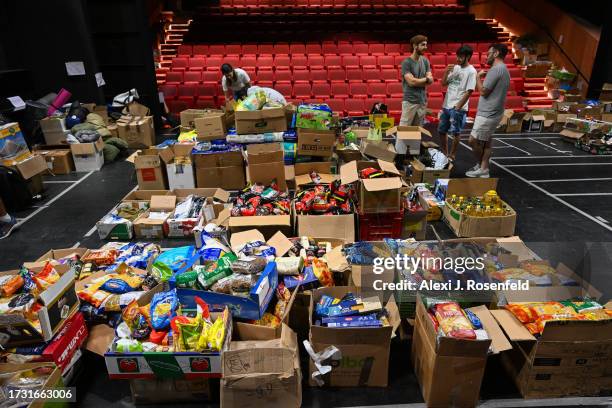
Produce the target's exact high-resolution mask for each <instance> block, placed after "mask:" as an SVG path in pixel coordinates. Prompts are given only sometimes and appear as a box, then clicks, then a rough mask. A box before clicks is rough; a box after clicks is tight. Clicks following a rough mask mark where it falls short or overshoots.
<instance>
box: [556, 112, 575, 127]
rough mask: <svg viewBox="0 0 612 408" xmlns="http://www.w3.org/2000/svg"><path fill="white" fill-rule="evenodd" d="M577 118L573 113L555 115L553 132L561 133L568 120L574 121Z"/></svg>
mask: <svg viewBox="0 0 612 408" xmlns="http://www.w3.org/2000/svg"><path fill="white" fill-rule="evenodd" d="M576 117H577V116H576V114H575V113H560V112H557V115H556V117H555V123H554V124H553V129H552V130H553V132H561V131H562V130H563V127H564V126H565V123H566V122H567V121H568V120H569V119H575V118H576Z"/></svg>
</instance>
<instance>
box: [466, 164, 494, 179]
mask: <svg viewBox="0 0 612 408" xmlns="http://www.w3.org/2000/svg"><path fill="white" fill-rule="evenodd" d="M465 175H466V176H468V177H480V178H489V169H486V170H483V169H481V168H480V166H478V167H476V168H475V169H470V170H468V171H466V172H465Z"/></svg>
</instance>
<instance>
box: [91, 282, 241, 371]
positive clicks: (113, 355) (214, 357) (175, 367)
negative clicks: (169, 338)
mask: <svg viewBox="0 0 612 408" xmlns="http://www.w3.org/2000/svg"><path fill="white" fill-rule="evenodd" d="M156 288H159V290H161V289H162V288H161V286H160V285H158V286H157V287H156ZM156 291H157V290H156V289H153V290H151V291H149V292H147V293H145V294H144V295H143V296H141V297H140V299H139V300H138V305H139V306H144V305H146V304H148V303H149V302H150V301H151V299H152V297H153V295H154V293H155V292H156ZM179 302H180V303H181V305H182V306H183V311H184V312H187V311H193V312H195V310H196V304H195V303H194V302H193V299H187V298H183V297H181V294H179ZM221 313H223V312H221ZM221 313H216V312H213V313H211V318H212V320H213V321H214V320H216V319H217V317H218V316H220V315H221ZM109 329H110V330H109ZM112 332H113V329H112V328H110V327H108V326H106V327H105V328H102V330H101V331H100V332H94V331H93V330H92V334H91V335H90V341H89V343H91V342H92V337H93V338H94V340H101V341H100V342H102V343H103V344H104V343H106V344H107V348H106V352H104V351H101V350H104V349H103V348H102V347H101V345H100V344H97V345H95V346H90V345H89V344H88V349H90V350H92V351H94V352H96V353H98V354H103V355H104V360H105V363H106V369H107V371H108V375H109V377H110V378H111V379H127V380H131V379H153V378H163V379H166V378H173V379H191V380H193V379H196V378H220V377H221V355H222V354H223V353H224V352H225V351H226V350H227V349H228V348H229V345H230V343H231V337H232V318H231V314H230V313H227V321H226V326H225V339H224V341H223V346H222V347H221V351H213V350H205V351H202V352H196V351H184V352H180V351H175V352H153V353H143V352H135V353H134V352H132V353H120V352H117V351H114V349H113V345H114V340H115V339H113V333H112ZM109 334H110V336H109ZM109 337H110V338H111V339H112V341H111V343H110V347H109V346H108V341H107V339H108V338H109Z"/></svg>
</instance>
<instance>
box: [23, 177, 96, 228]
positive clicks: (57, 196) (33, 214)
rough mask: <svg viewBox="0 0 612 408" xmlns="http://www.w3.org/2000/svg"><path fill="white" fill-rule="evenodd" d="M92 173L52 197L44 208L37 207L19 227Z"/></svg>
mask: <svg viewBox="0 0 612 408" xmlns="http://www.w3.org/2000/svg"><path fill="white" fill-rule="evenodd" d="M93 173H94V172H93V171H90V172H89V173H87V174H86V175H85V176H83V177H81V178H80V179H79V180H78V181H77V182H76V183H73V184H72V185H71V186H70V187H68V188H67V189H65V190H64V191H62V192H61V193H59V194H58V195H56V196H55V197H53V198H52V199H51V200H49V201H48V202H47V203H46V204H47V206H46V207H39V208H38V209H36V211H34V212H33V213H32V214H30V215H28V216H27V217H25V218H24V219H23V220H21V221H20V222H19V225H23V224H25V223H26V222H28V221H29V220H31V219H32V218H33V217H34V216H35V215H36V214H38V213H39V212H41V211H42V210H44V209H45V208H47V207H49V206H51V204H53V203H54V202H55V201H57V200H59V199H60V198H61V197H62V196H63V195H64V194H66V193H67V192H69V191H70V190H72V189H73V188H75V187H76V186H78V185H79V184H81V182H82V181H83V180H85V179H86V178H87V177H89V176H91V175H92V174H93Z"/></svg>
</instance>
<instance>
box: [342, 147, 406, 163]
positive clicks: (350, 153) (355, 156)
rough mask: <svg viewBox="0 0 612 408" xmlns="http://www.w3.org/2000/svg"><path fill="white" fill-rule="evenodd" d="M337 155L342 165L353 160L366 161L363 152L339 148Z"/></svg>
mask: <svg viewBox="0 0 612 408" xmlns="http://www.w3.org/2000/svg"><path fill="white" fill-rule="evenodd" d="M394 150H395V148H394ZM336 154H337V155H338V157H339V158H340V162H341V163H348V162H350V161H353V160H364V158H363V156H362V155H361V150H353V149H338V148H337V149H336Z"/></svg>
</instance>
